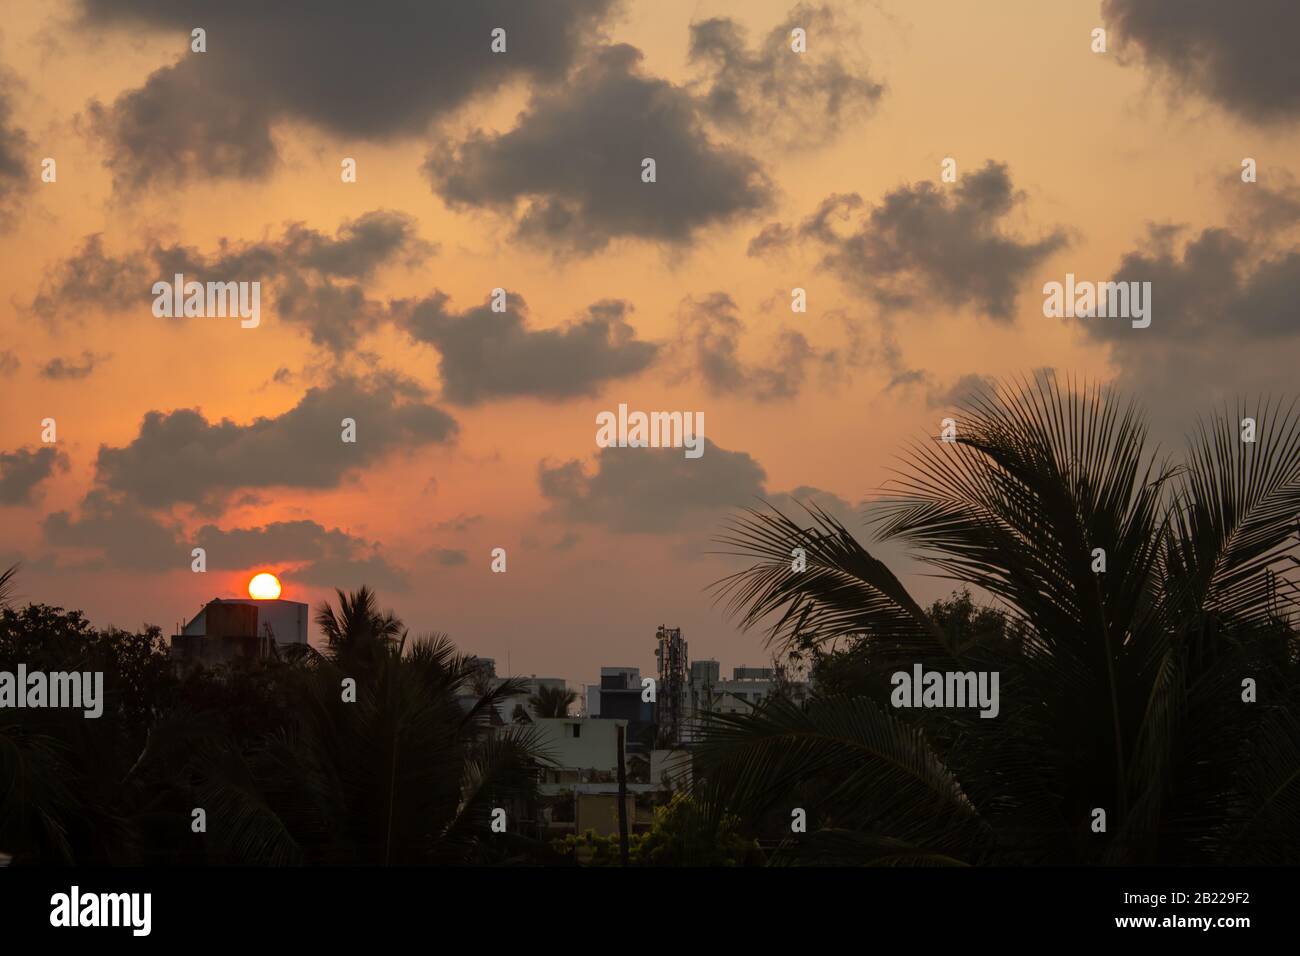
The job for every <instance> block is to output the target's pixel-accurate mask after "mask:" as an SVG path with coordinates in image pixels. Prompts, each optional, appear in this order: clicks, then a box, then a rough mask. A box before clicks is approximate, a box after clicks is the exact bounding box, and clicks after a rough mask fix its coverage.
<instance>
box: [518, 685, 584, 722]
mask: <svg viewBox="0 0 1300 956" xmlns="http://www.w3.org/2000/svg"><path fill="white" fill-rule="evenodd" d="M577 699H578V695H577V693H576V692H575V691H572V690H570V689H569V688H567V687H539V688H537V692H536V693H535V694H533V695H532V696H531V697H529V698H528V706H529V707H531V708H532V709H533V713H534V714H536V715H537V716H538V717H568V716H569V705H570V704H572V703H573V702H574V701H575V700H577Z"/></svg>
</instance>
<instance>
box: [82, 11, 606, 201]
mask: <svg viewBox="0 0 1300 956" xmlns="http://www.w3.org/2000/svg"><path fill="white" fill-rule="evenodd" d="M83 6H84V10H85V15H84V18H83V19H84V25H85V26H86V27H87V28H88V29H91V30H102V29H104V28H113V29H116V30H120V31H121V32H123V33H125V34H128V35H130V36H135V35H138V33H139V32H140V31H141V29H152V30H155V31H159V32H165V33H168V34H171V35H173V36H175V37H176V38H177V39H178V42H181V41H183V42H184V43H185V51H184V52H183V53H182V55H181V57H180V58H179V59H178V60H177V61H176V62H175V63H173V64H170V65H168V66H164V67H162V68H160V69H158V70H156V71H155V72H154V73H152V74H151V75H150V76H149V78H148V79H147V80H146V81H145V83H144V85H142V86H140V87H138V88H135V89H130V90H127V91H126V92H124V93H122V94H121V95H120V96H118V97H117V98H116V99H115V100H114V101H113V102H112V103H111V104H104V103H101V102H99V101H94V102H92V103H91V104H90V105H89V106H88V108H87V115H88V118H89V120H90V123H91V126H92V128H93V129H94V130H95V131H96V132H97V133H98V134H99V135H101V136H102V137H104V138H105V139H106V140H107V142H108V144H109V153H108V158H107V159H106V161H105V164H106V165H107V166H108V167H109V168H110V169H111V170H112V173H113V180H114V186H115V188H116V189H118V190H128V191H129V190H136V189H140V188H143V187H145V186H152V185H155V184H159V183H181V182H185V181H187V180H190V179H194V178H203V177H218V178H238V179H252V178H257V177H261V176H265V175H267V174H268V173H269V172H271V171H272V170H273V169H274V168H275V165H276V163H277V160H278V153H277V150H276V146H275V142H274V137H273V135H272V130H273V127H274V126H275V125H276V124H278V123H281V122H305V123H308V124H311V125H314V126H317V127H319V128H321V129H323V130H325V131H326V132H327V133H329V134H330V135H332V136H334V137H335V138H343V139H348V140H353V139H363V140H371V141H383V140H389V139H392V138H394V137H399V136H409V135H418V134H420V133H422V132H424V130H425V129H426V128H427V127H428V125H429V124H430V123H431V122H432V121H434V120H436V119H438V118H439V117H442V116H445V115H447V114H448V113H450V112H451V111H453V110H456V109H458V108H460V107H462V106H464V105H465V104H466V103H468V102H470V101H471V100H472V99H473V98H474V97H476V96H478V95H480V94H484V93H489V92H491V91H493V90H495V89H497V88H499V87H500V86H502V85H503V84H506V83H509V82H512V81H514V80H516V79H519V78H521V77H530V78H533V79H536V80H539V81H543V82H547V81H554V80H558V79H559V78H560V77H562V76H563V75H564V74H565V72H566V70H567V69H568V67H569V65H570V63H571V62H572V61H573V59H574V58H575V56H576V55H577V54H578V52H579V50H580V49H582V47H583V46H584V45H585V44H586V43H587V42H588V41H590V40H591V39H594V38H596V37H598V36H599V32H600V25H601V23H602V22H603V20H604V19H605V17H606V16H607V14H608V13H609V11H610V9H611V7H612V6H613V2H612V0H548V2H547V3H545V4H531V3H516V2H513V0H475V2H473V3H464V2H460V0H427V2H422V3H416V4H411V3H404V2H397V0H387V2H385V0H374V2H370V3H366V4H363V5H358V4H356V3H353V2H351V0H315V2H312V3H308V4H296V5H287V6H286V5H282V4H275V3H258V2H242V0H236V2H229V3H221V4H215V5H214V4H211V3H207V2H205V0H178V2H168V3H159V2H156V0H83ZM195 25H202V26H203V27H204V28H205V29H206V30H207V52H205V53H191V52H190V51H189V49H188V46H189V34H190V30H191V29H192V28H193V27H194V26H195ZM497 27H501V28H503V29H505V30H506V35H507V52H506V53H504V54H493V53H492V52H491V49H490V42H491V31H492V30H493V29H494V28H497Z"/></svg>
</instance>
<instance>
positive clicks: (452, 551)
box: [420, 548, 469, 568]
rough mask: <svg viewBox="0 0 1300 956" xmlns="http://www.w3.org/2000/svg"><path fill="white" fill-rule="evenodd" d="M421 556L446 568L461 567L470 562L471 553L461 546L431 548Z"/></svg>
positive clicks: (422, 558)
mask: <svg viewBox="0 0 1300 956" xmlns="http://www.w3.org/2000/svg"><path fill="white" fill-rule="evenodd" d="M420 558H421V560H423V561H428V562H431V563H433V564H436V565H438V566H439V567H444V568H455V567H460V566H461V565H463V564H467V563H468V562H469V554H468V553H467V552H465V551H464V550H462V549H460V548H431V549H429V550H428V551H425V552H424V553H423V554H421V555H420Z"/></svg>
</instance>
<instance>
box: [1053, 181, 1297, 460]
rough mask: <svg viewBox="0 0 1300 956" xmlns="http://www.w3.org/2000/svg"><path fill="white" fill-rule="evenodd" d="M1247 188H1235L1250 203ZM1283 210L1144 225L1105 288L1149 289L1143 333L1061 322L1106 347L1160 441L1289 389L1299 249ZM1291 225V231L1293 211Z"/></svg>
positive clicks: (1092, 322)
mask: <svg viewBox="0 0 1300 956" xmlns="http://www.w3.org/2000/svg"><path fill="white" fill-rule="evenodd" d="M1256 185H1257V184H1250V185H1247V184H1241V185H1240V186H1239V187H1238V188H1240V189H1243V190H1247V191H1248V195H1250V196H1255V195H1257V194H1256V193H1254V192H1250V191H1253V190H1255V189H1256ZM1285 209H1286V206H1284V205H1278V206H1277V207H1276V208H1275V213H1277V215H1275V216H1274V217H1273V218H1272V219H1271V220H1267V221H1265V220H1255V221H1253V222H1250V221H1249V220H1247V222H1248V224H1247V225H1243V226H1242V227H1240V228H1227V227H1211V228H1207V229H1202V230H1201V231H1200V232H1197V233H1194V234H1190V233H1188V231H1187V230H1184V229H1182V228H1179V227H1173V226H1165V225H1160V226H1154V225H1153V226H1151V227H1149V230H1148V235H1147V238H1146V239H1145V241H1143V242H1141V243H1140V244H1138V245H1137V247H1136V248H1134V249H1133V250H1131V251H1130V252H1128V253H1126V254H1125V255H1124V256H1122V257H1121V259H1120V263H1119V266H1118V267H1117V268H1116V270H1115V272H1114V274H1113V275H1112V276H1110V281H1113V282H1150V283H1151V287H1150V288H1151V301H1150V306H1149V308H1150V316H1151V324H1150V326H1149V327H1147V328H1144V329H1135V328H1132V327H1131V325H1130V323H1129V322H1128V321H1125V320H1122V319H1121V320H1113V319H1102V318H1093V319H1075V320H1065V321H1073V322H1076V323H1078V324H1079V325H1080V326H1081V328H1082V330H1083V334H1084V335H1086V336H1087V337H1088V338H1090V339H1092V340H1094V341H1100V342H1104V343H1106V344H1107V345H1108V347H1109V357H1110V361H1111V363H1112V364H1113V365H1114V366H1116V367H1117V369H1118V374H1117V381H1118V383H1119V385H1120V386H1121V387H1122V388H1123V389H1125V390H1126V391H1129V392H1134V393H1138V394H1141V395H1142V396H1143V400H1144V403H1145V404H1146V406H1147V407H1148V409H1149V410H1150V411H1151V412H1152V414H1153V417H1154V419H1155V422H1156V427H1157V430H1158V434H1159V435H1160V437H1161V438H1162V439H1165V440H1173V439H1177V438H1178V437H1179V436H1180V435H1181V434H1183V433H1184V432H1185V431H1186V430H1187V429H1189V428H1190V427H1191V426H1192V424H1193V422H1194V420H1195V417H1196V416H1197V415H1198V414H1202V413H1207V412H1209V411H1211V410H1213V409H1214V408H1216V407H1218V408H1221V407H1222V404H1223V403H1224V402H1233V401H1235V400H1236V399H1237V398H1239V397H1243V396H1248V395H1257V394H1261V393H1263V394H1268V393H1273V394H1277V393H1283V394H1292V393H1294V392H1295V372H1294V369H1295V367H1296V365H1297V364H1298V363H1300V310H1298V309H1297V305H1296V303H1298V302H1300V245H1296V244H1295V243H1294V242H1291V241H1288V239H1287V237H1288V235H1289V234H1290V230H1289V229H1288V228H1287V223H1286V222H1285V221H1284V217H1283V215H1282V212H1283V211H1284V210H1285ZM1290 225H1291V226H1292V227H1294V226H1296V225H1300V212H1298V213H1297V214H1294V215H1293V217H1292V219H1291V222H1290ZM1251 226H1254V227H1255V228H1253V229H1252V228H1251Z"/></svg>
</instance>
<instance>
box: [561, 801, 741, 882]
mask: <svg viewBox="0 0 1300 956" xmlns="http://www.w3.org/2000/svg"><path fill="white" fill-rule="evenodd" d="M739 831H740V826H739V821H738V820H736V819H735V818H734V817H731V816H725V815H724V816H723V817H722V818H721V819H719V820H714V819H712V818H710V817H709V815H708V814H707V813H706V812H705V811H704V808H703V807H702V806H701V805H700V804H699V803H698V802H697V801H696V800H694V799H693V798H692V797H690V796H689V795H687V794H684V793H677V794H674V795H673V797H672V799H671V800H669V801H668V803H666V804H664V805H663V806H660V807H656V808H655V811H654V822H653V824H652V825H651V827H650V829H649V830H648V831H646V832H645V833H629V834H628V865H630V866H714V867H717V866H727V867H730V866H754V865H758V864H760V863H761V862H762V851H761V850H760V849H759V847H758V844H757V843H756V842H755V841H754V840H752V839H749V838H746V837H744V836H742V835H741V834H740V832H739ZM551 846H552V847H553V848H554V850H555V852H556V853H557V854H558V855H560V856H563V857H565V858H566V859H569V860H572V861H573V862H575V863H578V864H579V865H582V866H619V865H621V861H620V857H619V843H618V836H617V835H613V836H602V835H600V834H598V833H596V832H595V831H594V830H588V831H587V832H585V833H583V834H582V835H580V836H577V835H574V834H572V833H569V834H566V835H565V836H564V837H563V838H559V839H556V840H553V841H552V843H551Z"/></svg>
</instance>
